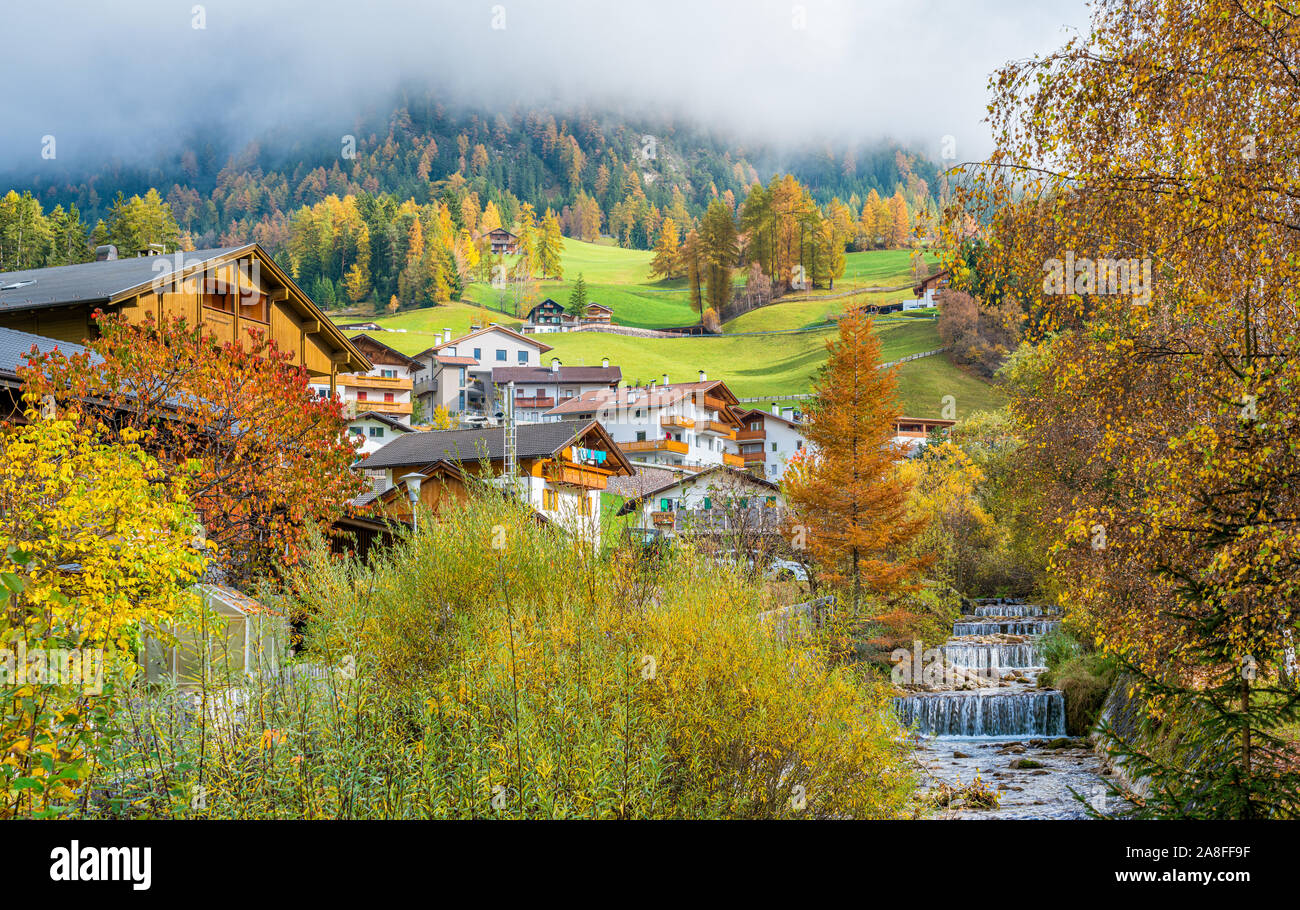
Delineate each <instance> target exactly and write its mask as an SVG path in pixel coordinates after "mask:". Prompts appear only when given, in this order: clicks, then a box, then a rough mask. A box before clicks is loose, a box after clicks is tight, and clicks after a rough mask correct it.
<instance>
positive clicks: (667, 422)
mask: <svg viewBox="0 0 1300 910" xmlns="http://www.w3.org/2000/svg"><path fill="white" fill-rule="evenodd" d="M659 426H661V427H663V428H664V429H677V430H693V429H695V421H694V420H691V419H690V418H689V417H677V416H671V417H660V418H659Z"/></svg>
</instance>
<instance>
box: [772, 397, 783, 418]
mask: <svg viewBox="0 0 1300 910" xmlns="http://www.w3.org/2000/svg"><path fill="white" fill-rule="evenodd" d="M772 413H773V414H775V415H776V416H777V417H780V416H781V402H779V401H774V402H772Z"/></svg>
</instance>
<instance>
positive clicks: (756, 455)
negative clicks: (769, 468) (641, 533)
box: [740, 449, 767, 464]
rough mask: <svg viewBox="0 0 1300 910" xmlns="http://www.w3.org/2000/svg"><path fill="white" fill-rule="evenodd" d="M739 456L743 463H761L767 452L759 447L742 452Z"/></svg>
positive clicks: (765, 458)
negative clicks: (755, 450)
mask: <svg viewBox="0 0 1300 910" xmlns="http://www.w3.org/2000/svg"><path fill="white" fill-rule="evenodd" d="M740 457H741V460H742V461H744V463H745V464H762V463H763V462H764V461H766V460H767V453H766V452H764V451H763V450H762V449H759V450H758V451H757V452H742V453H741V454H740Z"/></svg>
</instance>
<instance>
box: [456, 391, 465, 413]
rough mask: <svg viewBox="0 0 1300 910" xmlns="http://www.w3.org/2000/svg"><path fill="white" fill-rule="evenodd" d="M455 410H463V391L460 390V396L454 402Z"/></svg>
mask: <svg viewBox="0 0 1300 910" xmlns="http://www.w3.org/2000/svg"><path fill="white" fill-rule="evenodd" d="M456 410H458V411H463V410H465V393H464V392H461V393H460V398H459V399H458V400H457V404H456Z"/></svg>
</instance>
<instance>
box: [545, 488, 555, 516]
mask: <svg viewBox="0 0 1300 910" xmlns="http://www.w3.org/2000/svg"><path fill="white" fill-rule="evenodd" d="M557 505H558V497H557V496H556V494H555V491H554V490H542V511H543V512H554V511H555V509H556V507H557Z"/></svg>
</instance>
